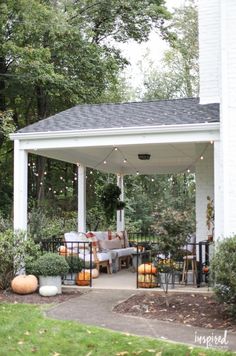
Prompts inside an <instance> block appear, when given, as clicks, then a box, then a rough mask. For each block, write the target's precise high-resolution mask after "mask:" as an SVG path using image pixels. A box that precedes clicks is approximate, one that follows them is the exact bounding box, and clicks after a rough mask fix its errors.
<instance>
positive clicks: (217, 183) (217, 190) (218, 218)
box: [214, 141, 225, 240]
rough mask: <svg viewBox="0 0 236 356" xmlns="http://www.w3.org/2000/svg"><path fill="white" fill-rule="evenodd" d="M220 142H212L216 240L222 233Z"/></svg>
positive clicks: (222, 201) (222, 199)
mask: <svg viewBox="0 0 236 356" xmlns="http://www.w3.org/2000/svg"><path fill="white" fill-rule="evenodd" d="M221 146H222V143H221V142H220V141H215V143H214V208H215V231H214V238H215V240H217V239H218V238H220V237H222V236H223V234H224V214H225V212H224V197H223V164H222V148H221Z"/></svg>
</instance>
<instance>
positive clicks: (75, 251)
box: [41, 238, 95, 287]
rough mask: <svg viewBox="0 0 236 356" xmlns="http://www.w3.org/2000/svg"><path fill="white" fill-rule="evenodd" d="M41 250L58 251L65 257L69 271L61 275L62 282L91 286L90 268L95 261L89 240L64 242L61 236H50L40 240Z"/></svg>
mask: <svg viewBox="0 0 236 356" xmlns="http://www.w3.org/2000/svg"><path fill="white" fill-rule="evenodd" d="M41 250H42V252H53V253H58V254H59V255H61V256H63V257H65V259H66V261H67V263H68V265H69V272H68V273H67V275H65V276H64V277H63V281H62V282H63V284H65V285H72V284H78V285H89V286H90V287H92V268H93V266H94V263H95V262H94V258H93V250H92V243H91V242H90V241H88V242H85V241H66V242H65V241H64V240H63V238H52V239H50V240H47V241H42V242H41ZM80 272H82V273H80ZM79 273H80V274H79Z"/></svg>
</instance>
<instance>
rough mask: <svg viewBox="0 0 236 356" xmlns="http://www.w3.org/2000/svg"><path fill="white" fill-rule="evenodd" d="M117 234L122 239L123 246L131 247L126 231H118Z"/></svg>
mask: <svg viewBox="0 0 236 356" xmlns="http://www.w3.org/2000/svg"><path fill="white" fill-rule="evenodd" d="M116 236H117V237H118V238H119V239H120V240H121V247H122V248H125V247H129V240H128V235H127V232H126V231H117V232H116Z"/></svg>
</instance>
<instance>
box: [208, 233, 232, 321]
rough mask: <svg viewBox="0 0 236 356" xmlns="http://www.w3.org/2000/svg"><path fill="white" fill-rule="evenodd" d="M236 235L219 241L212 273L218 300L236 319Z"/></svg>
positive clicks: (211, 267) (212, 261)
mask: <svg viewBox="0 0 236 356" xmlns="http://www.w3.org/2000/svg"><path fill="white" fill-rule="evenodd" d="M235 256H236V235H235V236H231V237H228V238H225V239H224V240H223V241H218V242H217V245H216V252H215V256H214V257H213V258H212V260H211V264H210V273H211V277H212V278H213V279H214V282H215V288H214V289H215V293H216V296H217V298H218V299H219V300H220V301H221V302H223V303H225V304H226V305H227V307H228V311H229V312H230V313H231V314H232V315H233V316H234V318H236V258H235Z"/></svg>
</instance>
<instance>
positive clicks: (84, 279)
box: [76, 271, 90, 286]
mask: <svg viewBox="0 0 236 356" xmlns="http://www.w3.org/2000/svg"><path fill="white" fill-rule="evenodd" d="M76 284H77V285H78V286H88V285H89V284H90V272H85V271H82V272H80V273H77V276H76Z"/></svg>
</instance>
